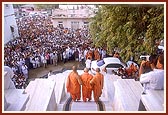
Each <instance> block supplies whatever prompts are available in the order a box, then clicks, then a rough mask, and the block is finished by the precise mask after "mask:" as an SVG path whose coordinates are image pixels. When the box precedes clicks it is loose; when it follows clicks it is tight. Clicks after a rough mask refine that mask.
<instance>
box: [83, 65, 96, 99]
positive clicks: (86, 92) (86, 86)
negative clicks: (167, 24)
mask: <svg viewBox="0 0 168 115" xmlns="http://www.w3.org/2000/svg"><path fill="white" fill-rule="evenodd" d="M88 72H89V69H88V68H85V69H84V73H83V74H82V75H81V80H82V83H83V84H82V98H83V101H84V102H86V98H88V101H90V100H91V95H92V86H91V85H90V81H91V80H92V78H93V76H92V75H91V74H89V73H88Z"/></svg>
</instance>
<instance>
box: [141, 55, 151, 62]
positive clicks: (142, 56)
mask: <svg viewBox="0 0 168 115" xmlns="http://www.w3.org/2000/svg"><path fill="white" fill-rule="evenodd" d="M149 57H150V56H149V55H141V56H140V59H142V60H145V61H149Z"/></svg>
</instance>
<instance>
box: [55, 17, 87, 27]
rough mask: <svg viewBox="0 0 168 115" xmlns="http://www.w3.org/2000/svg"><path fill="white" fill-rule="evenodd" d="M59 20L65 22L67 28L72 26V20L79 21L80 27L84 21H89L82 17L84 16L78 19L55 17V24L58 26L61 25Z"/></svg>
mask: <svg viewBox="0 0 168 115" xmlns="http://www.w3.org/2000/svg"><path fill="white" fill-rule="evenodd" d="M59 22H63V26H64V27H65V28H71V27H72V22H79V28H83V26H84V22H87V19H82V18H78V19H75V18H72V19H71V18H67V19H63V18H61V19H58V18H57V19H53V26H54V27H57V26H58V25H59ZM79 28H78V29H79Z"/></svg>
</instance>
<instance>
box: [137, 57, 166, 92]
mask: <svg viewBox="0 0 168 115" xmlns="http://www.w3.org/2000/svg"><path fill="white" fill-rule="evenodd" d="M144 63H145V62H144ZM156 68H157V69H154V70H153V71H151V72H149V73H144V74H141V75H140V82H141V83H142V84H147V87H148V88H149V89H164V55H163V54H161V55H160V56H159V57H158V60H157V64H156Z"/></svg>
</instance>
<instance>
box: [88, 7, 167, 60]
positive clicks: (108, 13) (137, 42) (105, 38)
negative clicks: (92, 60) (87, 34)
mask: <svg viewBox="0 0 168 115" xmlns="http://www.w3.org/2000/svg"><path fill="white" fill-rule="evenodd" d="M98 8H99V9H98V12H97V13H96V15H95V17H94V18H92V21H91V26H90V31H91V35H92V39H93V41H94V42H93V43H94V45H95V46H96V47H104V46H105V47H107V49H108V52H109V53H110V52H111V51H112V50H113V49H114V48H116V47H117V48H119V49H121V52H120V55H121V57H122V58H123V60H124V61H127V60H129V59H130V56H133V57H134V58H137V59H138V57H139V55H140V54H141V53H142V52H147V53H149V54H151V53H154V52H155V47H154V45H155V40H158V39H159V40H160V39H163V38H164V6H163V5H145V4H144V5H122V4H120V5H113V4H111V5H109V4H108V5H99V7H98ZM138 54H139V55H138Z"/></svg>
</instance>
